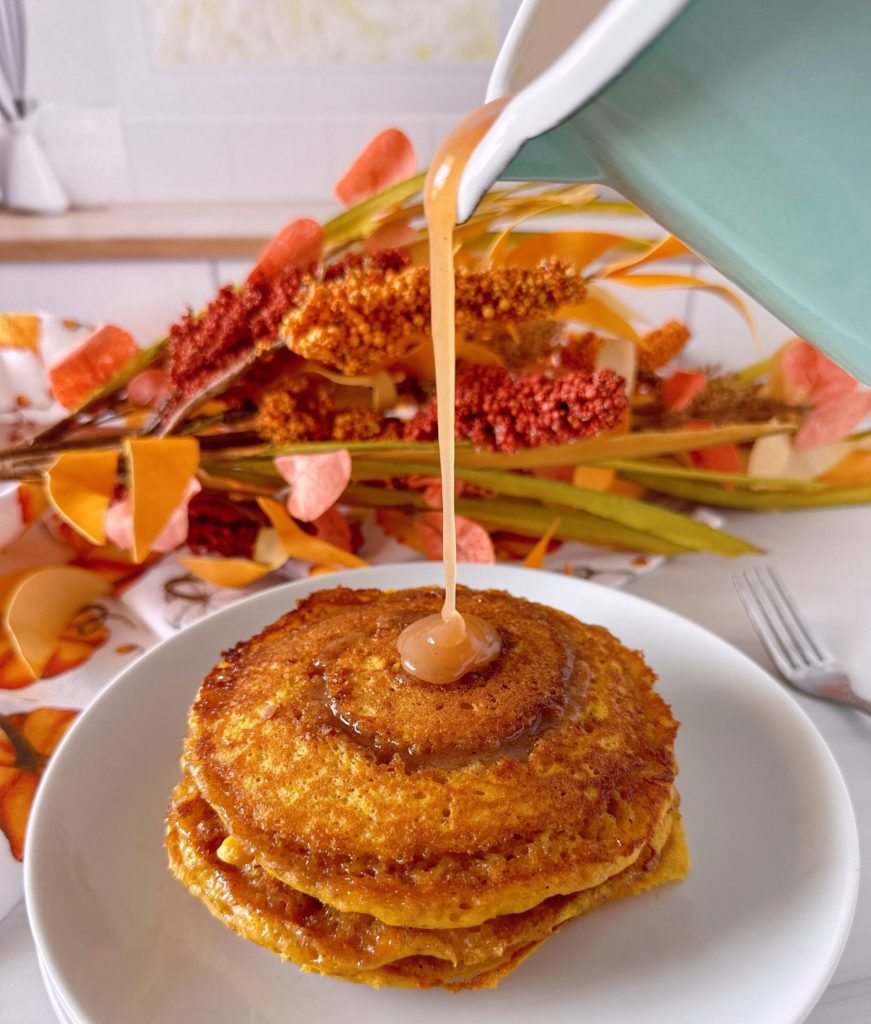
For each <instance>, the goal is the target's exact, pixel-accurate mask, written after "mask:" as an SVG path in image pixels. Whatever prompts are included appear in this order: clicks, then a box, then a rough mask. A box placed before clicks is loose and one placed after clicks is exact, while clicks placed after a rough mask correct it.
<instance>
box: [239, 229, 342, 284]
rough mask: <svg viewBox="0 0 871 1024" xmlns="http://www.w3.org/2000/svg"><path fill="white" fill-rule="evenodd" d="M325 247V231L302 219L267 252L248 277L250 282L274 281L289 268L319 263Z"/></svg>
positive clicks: (281, 234) (285, 232) (283, 232)
mask: <svg viewBox="0 0 871 1024" xmlns="http://www.w3.org/2000/svg"><path fill="white" fill-rule="evenodd" d="M323 246H324V229H323V228H322V227H321V226H320V224H318V222H317V221H316V220H311V218H309V217H300V218H299V219H298V220H292V221H291V222H290V223H289V224H285V225H284V227H283V228H282V229H281V231H279V232H278V234H277V235H276V236H275V237H274V238H273V239H272V241H271V242H270V243H269V245H267V246H266V248H265V249H264V250H263V252H262V253H261V254H260V257H259V258H258V260H257V262H256V263H255V264H254V266H253V268H252V269H251V272H250V273H249V274H248V280H249V281H252V282H256V281H271V280H272V279H273V278H274V277H277V276H278V275H279V274H280V273H281V272H282V271H283V270H286V269H287V268H288V267H307V266H308V265H309V264H310V263H316V262H317V261H318V260H319V259H320V256H321V250H322V249H323Z"/></svg>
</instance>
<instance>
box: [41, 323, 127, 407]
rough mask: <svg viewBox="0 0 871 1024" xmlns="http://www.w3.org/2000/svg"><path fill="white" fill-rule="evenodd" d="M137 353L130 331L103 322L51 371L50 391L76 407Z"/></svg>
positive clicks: (69, 405) (66, 405) (70, 405)
mask: <svg viewBox="0 0 871 1024" xmlns="http://www.w3.org/2000/svg"><path fill="white" fill-rule="evenodd" d="M138 352H139V347H138V346H137V344H136V342H135V341H134V340H133V338H132V336H131V335H129V334H128V333H127V331H125V330H122V329H121V328H120V327H116V326H115V325H114V324H101V325H100V326H99V327H98V328H97V329H96V330H95V331H94V332H93V333H92V334H89V335H88V337H87V338H85V340H84V341H83V342H82V343H81V344H80V345H77V346H76V347H75V348H74V349H73V350H72V351H71V352H68V353H67V354H66V355H65V356H64V357H63V358H62V359H60V360H59V361H58V362H56V363H55V364H54V366H52V367H51V369H50V370H49V371H48V381H49V386H50V389H51V393H52V394H53V395H54V397H55V398H56V399H57V400H58V401H59V402H60V404H61V405H63V406H64V407H65V408H67V409H75V408H76V407H77V406H79V405H81V403H82V402H83V401H84V400H85V399H86V398H87V397H88V396H89V395H92V394H93V393H94V392H95V391H96V390H97V389H98V388H99V387H100V385H101V384H105V383H106V381H107V380H109V379H110V378H112V377H114V376H115V374H116V373H117V372H118V371H119V370H120V369H121V367H122V366H125V365H126V364H127V363H129V362H130V360H131V359H132V358H133V357H134V356H135V355H137V354H138Z"/></svg>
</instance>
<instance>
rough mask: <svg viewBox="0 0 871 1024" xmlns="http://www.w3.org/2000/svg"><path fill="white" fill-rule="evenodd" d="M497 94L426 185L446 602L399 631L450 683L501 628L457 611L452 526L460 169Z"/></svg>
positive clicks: (422, 663) (420, 667)
mask: <svg viewBox="0 0 871 1024" xmlns="http://www.w3.org/2000/svg"><path fill="white" fill-rule="evenodd" d="M506 102H507V100H505V99H501V100H496V101H494V102H493V103H487V104H486V105H485V106H483V107H479V108H478V109H477V110H475V111H473V113H471V114H470V115H469V116H468V117H467V118H465V119H464V120H463V121H461V122H460V123H459V124H458V125H457V127H456V128H454V130H453V131H452V132H451V133H450V135H448V137H447V138H446V139H445V140H444V142H442V144H441V146H440V147H439V150H438V152H437V153H436V156H435V159H434V160H433V162H432V165H431V166H430V169H429V173H428V174H427V177H426V184H425V185H424V193H423V195H424V200H423V201H424V210H425V212H426V220H427V224H428V226H429V274H430V299H431V306H432V343H433V351H434V354H435V371H436V396H437V406H438V436H439V460H440V462H441V473H442V494H443V495H444V511H443V528H442V558H443V559H444V567H445V603H444V607H443V608H442V610H441V614H439V615H428V616H427V617H426V618H423V619H420V620H418V621H417V622H413V623H412V624H411V625H410V626H408V627H407V628H406V629H405V630H403V632H402V633H401V634H400V636H399V641H398V647H399V655H400V657H401V659H402V664H403V666H404V668H405V669H406V670H407V671H408V672H410V673H411V674H412V675H415V676H417V677H418V678H419V679H423V680H425V681H426V682H428V683H438V684H444V683H452V682H455V681H456V680H457V679H459V678H460V677H461V676H463V675H465V674H466V673H467V672H470V671H472V670H473V669H476V668H481V667H482V666H483V665H486V664H487V663H488V662H491V661H493V659H494V658H496V657H497V655H498V654H499V651H500V649H501V642H500V640H499V634H498V633H497V632H496V630H495V629H494V628H493V626H491V625H490V624H489V623H487V622H484V621H483V620H482V619H479V618H477V617H476V616H472V615H467V616H465V617H464V616H462V615H461V614H460V613H459V612H458V611H457V525H456V515H455V508H454V505H455V496H454V418H455V409H454V401H455V392H456V338H455V322H454V316H455V303H454V224H455V223H456V219H457V192H458V191H459V187H460V179H461V178H462V175H463V169H464V168H465V166H466V163H467V161H468V159H469V157H470V156H471V154H472V151H473V150H474V148H475V146H477V144H478V142H480V140H481V139H482V138H483V136H484V135H485V134H486V132H487V130H488V129H489V128H490V125H492V123H493V122H494V121H495V120H496V118H497V116H498V115H499V113H500V112H501V110H502V108H503V107H504V106H505V103H506Z"/></svg>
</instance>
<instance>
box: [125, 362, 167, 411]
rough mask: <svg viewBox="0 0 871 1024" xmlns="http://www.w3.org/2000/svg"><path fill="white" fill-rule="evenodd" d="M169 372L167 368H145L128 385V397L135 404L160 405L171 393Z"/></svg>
mask: <svg viewBox="0 0 871 1024" xmlns="http://www.w3.org/2000/svg"><path fill="white" fill-rule="evenodd" d="M170 390H171V387H170V383H169V374H168V373H167V372H166V370H143V371H142V373H137V374H136V376H135V377H134V378H133V379H132V380H131V381H130V383H129V384H128V385H127V397H128V398H129V399H130V401H131V402H132V403H133V404H134V405H140V406H148V407H153V406H155V405H159V404H160V403H161V402H162V401H163V400H164V398H166V397H167V396H168V395H169V393H170Z"/></svg>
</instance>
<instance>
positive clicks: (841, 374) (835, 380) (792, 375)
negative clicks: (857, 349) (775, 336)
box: [781, 338, 858, 402]
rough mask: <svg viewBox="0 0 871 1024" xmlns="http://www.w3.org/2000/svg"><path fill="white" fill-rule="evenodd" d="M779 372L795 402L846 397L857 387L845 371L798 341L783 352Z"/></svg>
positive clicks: (810, 346)
mask: <svg viewBox="0 0 871 1024" xmlns="http://www.w3.org/2000/svg"><path fill="white" fill-rule="evenodd" d="M781 369H782V372H783V376H784V379H785V381H786V382H787V384H788V385H790V386H791V392H792V394H794V395H796V396H798V401H807V400H810V401H814V402H826V401H829V400H831V399H835V398H839V397H841V396H842V395H846V394H849V393H850V392H851V391H855V390H856V387H857V386H858V382H857V381H856V379H855V378H854V377H851V376H850V374H849V373H847V371H846V370H842V369H841V368H840V366H837V365H836V364H835V363H833V362H832V361H831V359H829V358H828V356H825V355H823V353H822V352H818V351H817V350H816V349H815V348H814V347H813V345H809V344H808V343H807V342H806V341H804V340H803V339H801V338H797V339H796V340H795V342H793V343H792V344H791V345H788V346H787V347H786V348H785V349H784V351H783V355H782V357H781Z"/></svg>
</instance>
